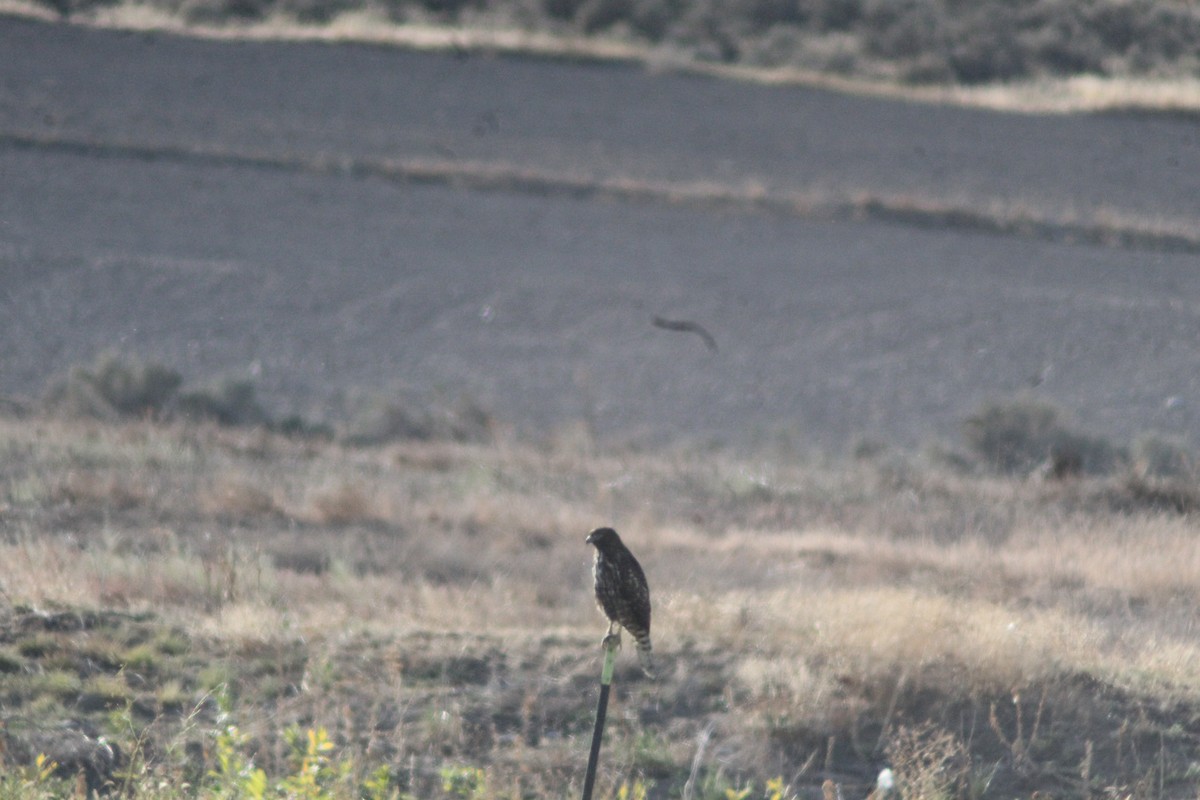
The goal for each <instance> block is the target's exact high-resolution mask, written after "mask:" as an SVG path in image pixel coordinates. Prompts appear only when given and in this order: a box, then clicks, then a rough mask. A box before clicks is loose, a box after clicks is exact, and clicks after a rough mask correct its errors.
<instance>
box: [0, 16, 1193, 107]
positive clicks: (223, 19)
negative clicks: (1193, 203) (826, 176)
mask: <svg viewBox="0 0 1200 800" xmlns="http://www.w3.org/2000/svg"><path fill="white" fill-rule="evenodd" d="M3 11H7V12H9V13H21V14H34V15H38V16H43V17H46V18H50V19H70V20H72V21H76V22H82V23H86V24H98V25H104V26H113V27H119V28H133V29H159V30H175V31H181V32H187V33H190V34H199V35H205V36H223V37H230V36H231V37H239V38H240V37H249V38H289V39H291V38H302V39H321V40H331V41H369V42H376V43H391V44H398V45H402V46H408V47H432V48H441V49H453V50H455V51H461V50H463V49H483V50H501V51H514V52H525V53H543V54H555V55H563V56H568V57H586V58H601V59H610V58H617V59H630V60H635V61H642V62H645V63H647V64H648V65H650V66H652V67H654V68H660V69H661V68H667V69H691V70H700V71H703V72H709V73H715V74H719V75H723V76H726V77H737V78H741V79H748V80H759V81H771V82H804V83H813V84H818V85H826V86H831V87H833V88H837V89H840V90H847V91H862V92H870V93H883V94H888V95H896V94H899V95H902V96H908V97H914V98H919V99H925V100H931V101H937V102H959V103H969V104H975V105H983V106H988V107H994V108H1003V109H1016V110H1039V111H1076V110H1104V109H1122V110H1128V109H1143V110H1159V111H1163V110H1166V111H1184V112H1196V111H1198V110H1200V55H1198V54H1200V8H1197V6H1196V5H1195V3H1193V2H1189V1H1188V0H1087V2H1074V0H1020V2H1011V0H989V2H975V3H962V2H954V1H953V0H911V2H905V3H896V2H893V0H736V2H720V3H718V2H712V0H0V12H3Z"/></svg>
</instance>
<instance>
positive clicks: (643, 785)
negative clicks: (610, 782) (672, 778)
mask: <svg viewBox="0 0 1200 800" xmlns="http://www.w3.org/2000/svg"><path fill="white" fill-rule="evenodd" d="M649 792H650V784H648V783H647V782H646V781H644V780H642V779H641V778H634V779H633V783H630V782H629V781H622V782H621V785H620V786H618V787H617V791H616V794H615V795H614V798H615V800H646V796H647V795H648V794H649Z"/></svg>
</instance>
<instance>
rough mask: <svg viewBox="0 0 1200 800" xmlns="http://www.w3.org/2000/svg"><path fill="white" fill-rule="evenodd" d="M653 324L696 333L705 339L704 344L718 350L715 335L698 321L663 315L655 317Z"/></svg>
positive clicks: (664, 328) (665, 328) (667, 328)
mask: <svg viewBox="0 0 1200 800" xmlns="http://www.w3.org/2000/svg"><path fill="white" fill-rule="evenodd" d="M651 324H653V325H654V327H656V328H662V329H663V330H664V331H680V332H681V333H694V334H696V335H697V336H699V337H700V338H701V339H703V340H704V346H705V347H707V348H708V349H709V350H711V351H712V352H714V353H715V352H717V340H716V339H714V338H713V335H712V334H711V333H709V332H708V331H707V330H705V329H704V326H703V325H701V324H700V323H698V322H692V321H691V320H690V319H664V318H663V317H654V318H653V319H652V320H651Z"/></svg>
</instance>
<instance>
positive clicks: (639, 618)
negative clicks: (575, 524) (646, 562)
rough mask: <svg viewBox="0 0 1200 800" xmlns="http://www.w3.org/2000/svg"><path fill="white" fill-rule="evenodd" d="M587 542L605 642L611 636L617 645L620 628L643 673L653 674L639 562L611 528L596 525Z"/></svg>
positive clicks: (647, 608)
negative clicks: (605, 628) (630, 642)
mask: <svg viewBox="0 0 1200 800" xmlns="http://www.w3.org/2000/svg"><path fill="white" fill-rule="evenodd" d="M586 541H587V543H588V544H590V545H594V546H595V548H596V558H595V561H594V562H593V563H592V576H593V577H594V578H595V580H596V603H597V604H598V605H599V606H600V610H601V611H603V612H604V615H605V616H606V617H608V635H607V636H605V637H604V642H605V644H608V643H609V642H610V641H612V640H613V639H614V638H615V639H616V641H617V643H618V644H619V643H620V641H621V630H620V629H621V628H624V629H625V630H627V631H629V634H630V635H631V636H633V638H634V639H635V640H636V641H637V651H638V661H639V662H641V665H642V671H643V672H645V673H646V675H647V676H649V677H651V678H653V677H654V662H653V659H652V658H651V648H650V587H649V585H648V584H647V583H646V573H644V572H642V565H641V564H639V563H638V560H637V559H636V558H634V557H633V553H631V552H629V548H628V547H626V546H625V544H624V543H623V542H622V541H621V537H620V536H618V535H617V532H616V531H614V530H613V529H612V528H597V529H596V530H594V531H592V532H591V533H589V534H588V537H587V540H586Z"/></svg>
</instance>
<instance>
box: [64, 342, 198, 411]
mask: <svg viewBox="0 0 1200 800" xmlns="http://www.w3.org/2000/svg"><path fill="white" fill-rule="evenodd" d="M182 383H183V378H182V376H180V374H179V373H178V372H176V371H175V370H173V369H170V368H168V367H164V366H163V365H161V364H155V363H139V362H136V361H134V362H130V361H124V360H122V359H120V358H119V357H117V356H115V355H113V354H111V353H106V354H104V355H102V356H100V357H99V358H98V359H97V361H96V363H95V365H94V366H93V367H91V368H87V367H75V368H73V369H72V370H71V371H70V372H69V373H68V374H67V377H66V378H63V379H60V380H59V381H57V382H55V383H53V384H52V385H51V386H50V389H49V390H48V391H47V393H46V396H45V404H46V405H47V407H49V408H51V409H52V410H55V411H58V412H60V413H66V414H68V415H70V416H85V417H96V418H99V419H116V418H119V417H146V416H157V415H159V414H161V413H162V412H163V410H164V409H165V408H166V406H167V404H168V403H170V401H171V400H172V398H174V397H175V393H176V392H177V391H178V390H179V386H180V384H182Z"/></svg>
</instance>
